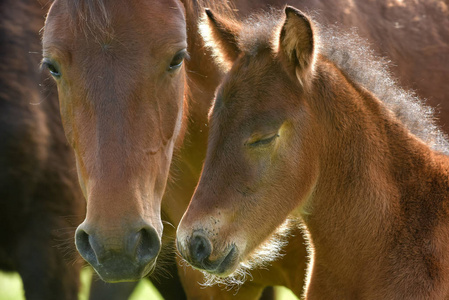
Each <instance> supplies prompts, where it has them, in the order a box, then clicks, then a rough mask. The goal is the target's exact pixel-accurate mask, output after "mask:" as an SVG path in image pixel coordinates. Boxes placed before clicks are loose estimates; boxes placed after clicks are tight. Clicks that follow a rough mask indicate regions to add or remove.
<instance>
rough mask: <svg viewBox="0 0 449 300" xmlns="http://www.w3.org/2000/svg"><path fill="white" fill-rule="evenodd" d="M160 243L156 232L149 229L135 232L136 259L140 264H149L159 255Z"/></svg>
mask: <svg viewBox="0 0 449 300" xmlns="http://www.w3.org/2000/svg"><path fill="white" fill-rule="evenodd" d="M160 248H161V242H160V240H159V237H158V235H157V232H156V230H154V229H153V228H151V227H145V228H142V229H141V230H140V231H139V232H137V245H136V258H137V260H138V261H141V262H150V261H151V260H153V259H154V258H155V257H156V256H157V255H158V253H159V250H160Z"/></svg>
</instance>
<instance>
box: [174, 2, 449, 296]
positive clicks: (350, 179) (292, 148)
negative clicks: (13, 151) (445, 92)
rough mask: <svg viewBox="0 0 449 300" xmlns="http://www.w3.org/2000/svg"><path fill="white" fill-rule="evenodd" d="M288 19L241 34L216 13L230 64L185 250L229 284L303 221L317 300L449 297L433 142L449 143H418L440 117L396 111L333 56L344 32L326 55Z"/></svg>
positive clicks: (182, 238)
mask: <svg viewBox="0 0 449 300" xmlns="http://www.w3.org/2000/svg"><path fill="white" fill-rule="evenodd" d="M285 11H286V17H285V18H282V17H280V16H278V15H275V17H273V15H270V16H265V18H264V17H261V18H257V17H253V18H252V20H251V22H248V24H243V25H242V24H240V25H236V23H235V22H234V21H232V22H227V20H226V19H225V18H224V19H221V18H220V17H218V16H215V15H214V14H213V13H212V12H209V13H208V16H209V18H208V21H207V24H208V27H209V31H208V32H207V33H206V36H207V37H209V39H210V40H209V42H210V43H211V44H212V45H219V47H218V46H216V48H217V49H218V51H217V55H218V56H219V59H221V61H224V63H225V64H226V63H227V64H231V66H230V70H229V73H228V75H227V76H226V78H225V79H224V81H223V83H222V84H221V85H220V88H219V89H218V91H217V96H216V99H215V102H214V105H213V109H212V111H211V115H210V132H209V135H210V136H209V143H208V150H207V151H208V152H207V155H206V161H205V166H204V170H203V173H202V175H201V179H200V182H199V184H198V187H197V190H196V191H195V194H194V196H193V199H192V201H191V203H190V205H189V208H188V209H187V211H186V213H185V215H184V216H183V219H182V221H181V223H180V225H179V227H178V233H177V236H178V249H179V250H180V252H181V254H182V255H183V256H184V258H185V259H187V260H188V261H189V262H190V263H191V264H192V265H194V266H195V267H196V268H198V269H202V270H205V271H207V272H209V273H211V274H214V275H217V276H220V277H222V276H228V275H229V274H232V273H233V272H234V271H235V270H236V269H237V268H239V266H240V264H241V263H242V262H243V263H244V262H245V261H248V260H251V259H252V258H253V257H254V256H255V255H257V251H258V250H259V249H260V247H261V246H263V245H264V244H266V243H267V240H269V239H270V236H271V235H272V234H273V233H274V232H275V231H276V229H277V228H278V227H279V226H281V225H282V224H283V223H284V222H285V220H286V219H289V218H297V217H301V218H302V219H303V220H304V224H305V228H306V232H307V237H308V240H309V245H310V254H311V262H310V264H309V276H308V280H307V285H306V296H307V298H310V299H329V298H338V299H352V298H363V299H380V298H382V299H403V298H407V299H442V298H446V297H448V295H449V294H448V293H449V274H448V272H447V269H448V263H449V261H448V254H447V253H448V249H447V245H448V228H447V225H446V223H447V218H448V205H447V204H448V199H449V184H448V182H449V181H448V179H449V160H448V158H447V156H446V155H444V154H442V153H440V152H438V151H435V150H432V149H431V148H430V147H429V145H428V144H426V143H424V142H423V140H424V141H426V142H428V143H429V144H430V146H435V148H438V149H445V148H444V147H446V146H447V142H446V141H444V139H443V140H441V142H442V143H443V144H442V145H434V144H435V143H434V138H433V137H430V138H429V139H427V137H426V136H420V137H419V138H418V137H417V136H415V135H414V134H413V133H411V132H410V130H414V129H413V126H415V125H416V124H415V123H419V124H421V126H425V124H431V123H432V121H431V120H430V121H429V122H430V123H425V122H424V123H420V122H421V121H419V120H420V118H425V116H424V115H418V116H416V115H415V116H414V117H413V118H411V119H410V120H408V119H407V118H408V117H404V116H401V115H400V114H395V113H393V112H392V111H391V110H390V109H389V108H388V106H387V105H386V104H384V103H383V102H382V101H380V100H379V99H378V98H377V97H376V95H375V94H373V93H371V92H370V91H368V90H367V89H366V88H365V87H363V85H361V84H360V83H358V82H356V81H354V80H353V79H352V78H351V76H349V75H348V73H347V70H345V69H343V71H342V69H341V68H340V67H339V66H338V64H336V62H334V61H332V60H330V59H329V58H328V57H330V56H332V55H334V53H335V52H336V51H339V49H326V47H330V48H331V47H332V45H333V40H332V38H331V37H332V36H326V35H324V37H323V46H322V48H323V49H322V51H323V52H324V53H325V54H320V53H318V50H317V49H318V42H317V39H318V36H319V35H318V34H317V33H316V32H315V29H314V25H313V24H312V23H311V21H310V20H309V18H308V17H306V16H305V15H304V14H302V13H301V12H299V11H298V10H296V9H294V8H291V7H287V8H286V10H285ZM276 17H277V18H278V19H277V21H276ZM279 20H281V21H282V23H280V22H279ZM251 24H257V27H256V26H251ZM236 26H240V28H239V30H235V27H236ZM337 45H340V44H338V43H337ZM349 45H351V44H349ZM343 54H344V55H342V56H343V57H345V56H346V58H347V59H346V60H345V61H348V58H349V57H347V55H350V54H348V53H346V52H343ZM359 68H360V66H359ZM363 71H366V72H369V68H367V69H365V70H360V71H359V72H360V73H363ZM412 104H413V105H414V104H416V103H409V106H410V107H402V110H403V112H404V111H407V110H411V109H414V108H413V105H412ZM404 123H405V124H406V125H411V127H410V128H411V129H410V130H409V129H408V128H407V127H406V125H404ZM437 135H438V134H437ZM440 146H441V147H440ZM446 150H447V148H446Z"/></svg>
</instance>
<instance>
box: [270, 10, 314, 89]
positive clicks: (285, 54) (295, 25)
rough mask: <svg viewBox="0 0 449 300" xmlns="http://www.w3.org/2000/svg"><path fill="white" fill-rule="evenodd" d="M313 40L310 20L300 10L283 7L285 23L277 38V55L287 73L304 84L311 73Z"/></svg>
mask: <svg viewBox="0 0 449 300" xmlns="http://www.w3.org/2000/svg"><path fill="white" fill-rule="evenodd" d="M315 42H316V41H315V38H314V32H313V25H312V22H311V21H310V19H309V18H308V17H307V16H306V15H305V14H303V13H302V12H301V11H300V10H298V9H296V8H294V7H292V6H286V7H285V22H284V24H283V26H282V28H281V33H280V37H279V48H278V49H279V55H280V57H281V59H282V61H283V62H284V64H285V66H286V67H287V69H288V71H289V72H290V73H292V74H293V75H294V76H296V77H297V78H298V80H299V81H300V82H301V84H303V85H304V84H305V83H306V82H307V81H308V78H309V77H310V75H311V74H312V73H313V67H314V60H315V48H316V47H315Z"/></svg>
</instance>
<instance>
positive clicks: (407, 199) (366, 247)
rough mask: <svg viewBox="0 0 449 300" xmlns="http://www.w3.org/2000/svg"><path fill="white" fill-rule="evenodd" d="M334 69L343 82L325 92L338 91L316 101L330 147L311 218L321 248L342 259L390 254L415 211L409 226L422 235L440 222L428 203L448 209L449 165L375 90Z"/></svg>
mask: <svg viewBox="0 0 449 300" xmlns="http://www.w3.org/2000/svg"><path fill="white" fill-rule="evenodd" d="M318 69H320V68H318ZM332 72H333V74H332V77H336V78H338V79H337V81H335V80H334V81H333V82H331V83H329V82H324V83H323V86H322V87H321V89H322V90H321V91H320V94H321V95H332V96H330V97H329V99H315V101H313V102H314V103H317V104H318V105H314V106H313V110H314V114H315V115H316V116H320V117H319V120H320V124H321V127H322V128H325V129H324V130H323V131H322V132H321V134H322V135H323V136H324V138H323V139H324V144H323V147H322V148H321V149H320V151H319V153H318V155H319V156H318V157H319V159H320V171H319V174H320V176H319V179H318V182H317V184H316V187H315V191H314V193H313V196H312V198H311V199H310V201H309V203H310V206H309V207H308V206H307V205H306V207H305V211H306V214H304V219H305V222H306V224H307V226H308V228H309V230H310V232H311V236H312V239H313V241H314V244H315V245H316V247H317V251H321V250H323V252H326V250H324V249H327V250H330V249H332V250H331V251H329V252H328V253H333V254H335V255H337V256H339V255H341V257H337V259H336V260H335V261H336V262H337V261H339V262H341V259H342V257H346V258H351V257H353V258H354V257H357V258H359V259H363V257H362V256H363V255H361V253H370V254H373V253H378V254H379V255H382V253H383V252H382V249H384V247H385V243H388V241H387V240H386V239H387V238H388V237H391V232H394V231H396V230H398V228H400V227H401V226H402V225H401V224H400V223H399V221H398V218H399V216H403V215H404V214H406V215H407V214H411V216H410V219H409V220H407V222H408V221H410V224H407V225H408V226H410V227H409V228H413V227H415V229H414V230H415V231H416V232H420V231H421V230H422V228H424V227H426V226H427V225H429V224H430V223H432V222H434V220H435V218H436V214H437V212H436V211H432V212H429V210H428V209H427V208H428V205H429V202H431V201H434V202H435V203H434V205H435V207H441V206H442V203H443V202H445V201H446V199H447V198H448V196H449V191H448V187H447V180H448V171H447V170H448V169H449V165H448V161H447V158H446V157H444V156H443V155H439V154H437V153H434V152H433V151H432V150H430V149H429V147H428V146H427V145H425V144H423V143H422V142H421V141H419V140H418V139H417V138H416V137H414V136H413V135H411V134H410V133H409V132H408V130H407V129H405V127H404V126H403V125H402V124H401V123H399V121H397V119H396V118H395V117H394V116H393V115H392V113H390V112H389V111H388V110H387V109H386V108H384V106H383V104H382V103H381V102H380V101H379V100H378V99H376V98H375V97H374V96H373V95H372V94H371V93H369V92H368V91H366V90H364V89H363V88H361V87H359V86H357V85H356V84H354V83H353V82H351V81H350V80H349V79H348V78H346V77H345V76H344V75H343V74H337V73H339V71H338V70H335V69H334V71H332ZM335 74H337V76H333V75H335ZM324 76H326V75H324ZM325 81H326V80H325ZM323 113H324V114H325V115H326V116H323ZM417 187H419V188H417ZM434 196H435V197H434ZM433 197H434V198H433ZM308 210H309V211H308ZM423 211H425V212H427V214H426V213H424V212H423ZM417 219H419V220H420V221H419V222H413V221H412V220H417ZM426 222H428V223H429V224H426ZM432 224H433V223H432ZM401 234H402V233H401ZM348 241H351V242H348ZM376 251H377V252H376ZM323 252H320V253H323ZM342 253H344V254H342ZM378 254H373V255H378ZM371 258H372V257H371ZM334 259H335V258H334ZM329 260H331V259H330V258H329ZM350 260H351V259H350ZM354 261H355V260H353V262H351V261H348V262H345V263H347V264H348V265H351V263H355V262H354ZM359 266H360V265H359Z"/></svg>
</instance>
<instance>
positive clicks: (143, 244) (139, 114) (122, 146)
mask: <svg viewBox="0 0 449 300" xmlns="http://www.w3.org/2000/svg"><path fill="white" fill-rule="evenodd" d="M199 2H200V3H199ZM202 2H203V1H188V0H186V1H177V0H172V1H152V2H150V1H137V0H135V1H128V2H127V4H126V5H123V4H122V3H120V2H118V1H107V2H106V1H92V0H77V1H66V0H57V1H55V3H54V5H53V7H52V9H51V11H50V13H49V15H48V19H47V23H46V26H45V31H44V39H43V46H44V65H45V66H47V67H48V68H49V69H50V71H51V72H52V73H53V75H54V77H55V79H56V82H57V84H58V89H59V98H60V102H61V113H62V119H63V122H64V123H65V130H66V134H67V137H68V139H69V141H70V142H71V144H72V146H73V147H74V149H75V152H76V157H77V167H78V175H79V178H80V183H81V186H82V187H83V190H84V194H85V197H86V199H87V216H86V219H85V221H84V222H83V224H82V225H81V226H80V227H79V228H78V231H77V237H76V240H77V246H78V250H79V251H80V253H81V254H82V255H83V257H84V258H85V259H86V260H87V261H88V262H90V263H91V264H92V265H93V266H94V267H95V268H96V270H97V272H98V273H99V274H100V275H101V276H102V277H103V279H104V280H107V281H116V280H118V281H119V280H133V279H138V278H140V277H142V276H144V275H146V274H147V273H149V272H151V270H152V268H153V267H154V265H155V261H156V258H157V255H158V253H159V249H160V243H161V242H160V239H161V232H162V221H161V214H162V217H163V218H164V219H165V220H167V221H168V222H170V223H171V224H173V225H175V226H176V225H177V224H178V222H179V220H180V218H181V216H182V214H183V212H184V210H185V208H186V207H187V204H188V202H189V200H190V196H191V194H192V192H193V190H194V188H195V185H196V183H197V179H198V177H199V174H200V171H201V164H202V160H203V158H204V153H205V148H206V136H207V130H208V127H207V117H206V116H207V111H208V108H209V106H210V101H211V99H212V98H213V93H214V89H215V87H216V85H217V84H218V81H219V78H220V77H221V75H222V74H221V73H220V71H219V70H217V68H216V66H215V64H214V63H213V61H212V60H211V58H210V53H209V52H208V51H207V50H206V49H204V47H203V44H202V41H201V39H200V38H199V36H198V35H197V22H198V19H199V16H200V15H201V13H202V7H203V6H204V5H202ZM220 2H221V1H220ZM251 2H252V1H240V2H239V3H238V7H239V8H242V9H244V12H243V13H247V12H248V11H249V10H250V8H252V7H254V6H255V5H258V6H262V5H264V2H263V1H261V2H260V3H257V4H254V3H251ZM221 3H222V2H221ZM250 3H251V5H250ZM209 4H210V5H211V6H222V5H219V4H217V5H214V3H209ZM209 4H208V5H209ZM216 9H220V8H218V7H217V8H216ZM162 25H163V26H162ZM187 41H188V43H187ZM394 42H395V41H394ZM186 48H187V51H186ZM187 53H188V54H189V56H190V60H188V61H187V62H186V63H185V66H184V62H183V59H184V58H185V57H186V56H187ZM186 84H187V85H186ZM187 87H188V90H187ZM184 132H186V135H185V138H184ZM176 144H178V146H179V147H176ZM175 148H177V150H178V154H177V155H176V156H177V159H176V160H175V161H176V162H175V163H174V164H172V165H171V168H172V169H171V172H172V174H173V176H172V177H173V178H174V179H173V181H169V182H168V186H167V188H166V192H165V194H164V199H163V201H161V198H162V194H163V193H164V189H165V185H166V180H167V176H168V172H169V171H168V169H169V165H170V162H171V159H172V152H173V151H174V149H175ZM164 230H167V235H168V236H172V237H173V236H174V230H173V228H171V226H165V228H164ZM295 241H296V240H295ZM290 245H294V244H292V243H290ZM293 248H294V249H297V251H299V253H300V254H298V255H296V256H297V257H304V253H305V250H304V248H303V247H302V246H301V243H300V242H298V244H297V245H296V246H295V247H293ZM288 253H289V254H290V253H294V252H292V251H289V252H288ZM292 255H293V254H292ZM293 256H295V255H293ZM284 262H288V260H285V261H284ZM278 266H281V267H279V268H278V267H277V266H276V265H273V268H277V269H278V270H281V272H283V271H282V270H285V269H288V268H293V267H294V268H297V269H298V272H297V273H298V279H297V281H301V280H302V274H303V272H302V271H301V270H302V269H303V267H302V266H303V265H301V263H298V264H297V265H295V266H292V265H289V264H287V267H286V265H284V264H283V263H281V262H279V265H278ZM184 272H190V270H188V269H187V270H185V271H182V275H183V276H184V277H185V276H186V275H185V274H184ZM255 274H259V272H255ZM269 274H272V272H270V273H269ZM273 278H278V279H281V278H282V280H284V278H286V279H285V280H287V281H294V280H293V279H291V277H285V276H284V275H282V276H273ZM273 278H271V277H270V276H268V275H267V277H266V278H264V279H266V280H267V281H271V280H274V279H273ZM258 280H259V279H255V282H257V281H258ZM285 280H284V281H285ZM189 281H191V277H189ZM243 290H244V288H242V289H241V290H240V292H239V294H240V293H242V292H243Z"/></svg>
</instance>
